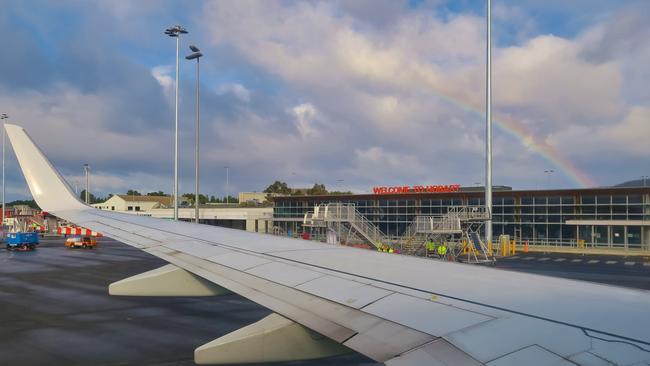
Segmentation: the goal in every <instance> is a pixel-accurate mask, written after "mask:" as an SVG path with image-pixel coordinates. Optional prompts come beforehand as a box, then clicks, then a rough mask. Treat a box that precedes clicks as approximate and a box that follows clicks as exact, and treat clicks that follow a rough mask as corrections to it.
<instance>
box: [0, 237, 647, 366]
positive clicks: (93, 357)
mask: <svg viewBox="0 0 650 366" xmlns="http://www.w3.org/2000/svg"><path fill="white" fill-rule="evenodd" d="M648 263H649V262H648V259H647V258H633V259H632V258H622V257H602V256H589V257H585V256H577V255H566V254H563V255H560V254H557V255H551V254H541V253H535V254H518V255H515V256H512V257H508V258H503V259H501V260H499V261H498V262H497V264H496V267H497V268H502V269H506V270H513V271H523V272H529V273H538V274H544V275H551V276H558V277H566V278H573V279H578V280H588V281H595V282H601V283H606V284H612V285H621V286H629V287H635V288H641V289H650V265H649V264H648ZM164 264H166V263H165V262H163V261H162V260H160V259H158V258H155V257H153V256H151V255H149V254H147V253H144V252H142V251H139V250H137V249H134V248H132V247H129V246H127V245H125V244H122V243H119V242H116V241H113V240H110V239H107V238H102V240H101V241H100V243H99V245H98V247H97V248H96V249H68V248H65V246H64V244H63V239H47V240H44V241H42V244H41V245H40V247H39V248H38V249H37V250H36V251H33V252H13V251H7V250H5V249H1V250H0V365H39V366H40V365H193V364H194V363H193V361H192V359H193V351H194V349H195V348H196V347H198V346H200V345H202V344H204V343H207V342H209V341H211V340H213V339H215V338H218V337H220V336H222V335H225V334H227V333H229V332H231V331H234V330H236V329H239V328H241V327H243V326H246V325H248V324H251V323H253V322H255V321H257V320H259V319H261V318H263V317H264V316H266V315H268V314H269V310H267V309H265V308H263V307H261V306H259V305H257V304H255V303H252V302H250V301H248V300H246V299H244V298H242V297H240V296H238V295H226V296H220V297H207V298H206V297H202V298H160V297H115V296H109V295H108V292H107V288H108V285H109V284H110V283H111V282H114V281H117V280H120V279H123V278H125V277H129V276H132V275H135V274H138V273H141V272H145V271H148V270H151V269H154V268H157V267H160V266H162V265H164ZM285 365H309V366H312V365H378V364H377V363H374V362H373V361H372V360H369V359H367V358H365V357H364V356H362V355H358V354H353V355H348V356H341V357H334V358H329V359H324V360H313V361H305V362H292V363H285Z"/></svg>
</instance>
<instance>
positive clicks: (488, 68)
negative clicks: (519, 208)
mask: <svg viewBox="0 0 650 366" xmlns="http://www.w3.org/2000/svg"><path fill="white" fill-rule="evenodd" d="M486 38H487V45H486V62H485V207H486V208H487V210H488V213H489V214H490V219H489V220H488V221H486V222H485V240H486V242H487V243H488V246H489V245H490V244H489V243H490V242H492V14H491V2H490V0H487V17H486Z"/></svg>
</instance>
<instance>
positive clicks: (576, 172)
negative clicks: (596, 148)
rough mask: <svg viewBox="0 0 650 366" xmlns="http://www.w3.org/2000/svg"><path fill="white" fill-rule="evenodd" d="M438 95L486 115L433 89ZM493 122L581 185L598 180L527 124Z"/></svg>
mask: <svg viewBox="0 0 650 366" xmlns="http://www.w3.org/2000/svg"><path fill="white" fill-rule="evenodd" d="M431 90H432V91H433V92H434V94H435V95H436V96H438V97H439V98H440V99H442V100H444V101H445V102H447V103H449V104H452V105H454V106H456V107H458V108H460V109H462V110H464V111H466V112H470V113H472V114H475V115H478V116H481V117H485V112H484V111H483V110H482V109H481V108H480V107H479V106H474V105H472V104H470V103H467V102H464V101H463V100H461V99H460V98H454V97H452V96H450V95H447V94H445V93H443V92H440V91H439V90H435V89H433V88H432V89H431ZM492 122H494V125H495V126H496V127H497V128H499V129H500V130H501V131H503V132H505V133H506V134H508V135H510V136H511V137H513V138H514V139H515V140H517V141H520V142H521V143H522V144H523V145H524V146H525V147H527V148H528V149H530V150H532V151H534V152H535V153H537V154H538V155H539V156H541V157H542V158H543V159H544V160H546V161H548V162H549V163H550V164H552V165H553V166H554V167H555V168H557V169H558V170H559V171H561V172H562V173H563V174H564V175H565V176H566V177H567V178H569V179H570V180H571V181H573V182H574V183H575V184H577V185H578V186H579V187H595V186H596V182H595V181H594V180H592V179H591V178H590V177H589V176H588V175H587V174H586V173H584V172H583V171H581V170H580V169H578V167H576V166H575V164H573V162H571V160H569V159H568V158H567V157H566V156H564V155H562V154H561V153H560V152H559V151H558V150H557V149H555V148H554V147H552V146H550V145H549V144H547V143H546V142H545V141H541V140H540V139H538V138H537V137H535V135H534V133H533V132H532V131H528V130H527V129H526V128H525V125H524V124H522V123H519V122H516V121H515V120H513V119H512V118H509V117H505V116H499V118H493V119H492Z"/></svg>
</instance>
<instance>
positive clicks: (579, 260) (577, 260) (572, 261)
mask: <svg viewBox="0 0 650 366" xmlns="http://www.w3.org/2000/svg"><path fill="white" fill-rule="evenodd" d="M579 262H582V259H572V260H571V263H579Z"/></svg>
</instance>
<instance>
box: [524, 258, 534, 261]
mask: <svg viewBox="0 0 650 366" xmlns="http://www.w3.org/2000/svg"><path fill="white" fill-rule="evenodd" d="M531 259H535V257H526V258H524V260H525V261H529V260H531Z"/></svg>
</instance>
